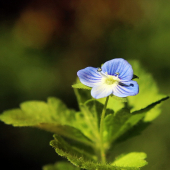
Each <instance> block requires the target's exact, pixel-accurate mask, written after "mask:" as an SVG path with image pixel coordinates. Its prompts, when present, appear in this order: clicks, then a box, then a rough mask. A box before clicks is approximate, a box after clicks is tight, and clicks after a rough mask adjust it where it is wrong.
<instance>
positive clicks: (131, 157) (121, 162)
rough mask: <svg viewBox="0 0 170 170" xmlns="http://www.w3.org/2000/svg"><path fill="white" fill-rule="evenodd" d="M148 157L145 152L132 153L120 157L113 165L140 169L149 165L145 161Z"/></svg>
mask: <svg viewBox="0 0 170 170" xmlns="http://www.w3.org/2000/svg"><path fill="white" fill-rule="evenodd" d="M146 157H147V155H146V154H145V153H143V152H139V153H138V152H131V153H128V154H126V155H123V156H120V157H118V158H117V159H116V160H115V161H114V162H113V163H112V164H111V165H114V166H121V167H134V168H136V169H140V167H143V166H145V165H147V164H148V163H147V162H146V161H145V160H144V159H145V158H146Z"/></svg>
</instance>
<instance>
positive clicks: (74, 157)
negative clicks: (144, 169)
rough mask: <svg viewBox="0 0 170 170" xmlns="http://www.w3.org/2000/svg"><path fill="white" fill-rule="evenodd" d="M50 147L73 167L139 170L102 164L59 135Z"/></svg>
mask: <svg viewBox="0 0 170 170" xmlns="http://www.w3.org/2000/svg"><path fill="white" fill-rule="evenodd" d="M50 145H51V146H52V147H53V148H54V149H55V151H56V153H57V154H59V155H60V156H63V157H65V158H67V159H68V161H70V162H71V163H72V164H73V165H75V166H77V167H79V168H83V169H88V170H94V169H98V170H139V168H138V167H134V166H131V165H128V166H122V165H121V164H118V165H114V164H113V165H112V164H101V163H98V162H97V158H96V157H95V156H92V155H89V154H88V153H86V151H84V150H80V149H78V148H76V147H73V146H71V145H69V144H68V143H67V142H66V141H65V140H64V139H62V138H61V137H60V136H58V135H54V140H52V141H51V142H50Z"/></svg>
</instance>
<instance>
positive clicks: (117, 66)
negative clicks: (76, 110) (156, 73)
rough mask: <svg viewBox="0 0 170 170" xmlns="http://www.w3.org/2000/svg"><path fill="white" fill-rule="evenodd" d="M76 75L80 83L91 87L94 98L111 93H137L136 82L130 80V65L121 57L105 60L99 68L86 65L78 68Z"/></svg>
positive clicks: (118, 94) (131, 94) (116, 94)
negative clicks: (83, 67)
mask: <svg viewBox="0 0 170 170" xmlns="http://www.w3.org/2000/svg"><path fill="white" fill-rule="evenodd" d="M77 75H78V77H79V79H80V81H81V83H83V84H84V85H86V86H89V87H92V90H91V95H92V96H93V97H94V98H96V99H99V98H103V97H107V96H109V95H111V94H112V95H115V96H118V97H127V96H134V95H136V94H138V93H139V86H138V84H137V82H136V81H133V80H132V78H133V69H132V66H131V65H130V64H129V63H128V62H127V61H126V60H124V59H122V58H116V59H112V60H110V61H107V62H105V63H104V64H103V65H102V67H101V68H94V67H86V68H85V69H82V70H79V71H78V72H77Z"/></svg>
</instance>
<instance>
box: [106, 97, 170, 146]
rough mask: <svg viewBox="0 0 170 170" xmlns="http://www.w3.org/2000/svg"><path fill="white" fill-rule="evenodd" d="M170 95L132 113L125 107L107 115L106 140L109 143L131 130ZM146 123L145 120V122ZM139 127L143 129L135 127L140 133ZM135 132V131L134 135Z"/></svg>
mask: <svg viewBox="0 0 170 170" xmlns="http://www.w3.org/2000/svg"><path fill="white" fill-rule="evenodd" d="M168 98H169V97H165V98H162V99H161V100H158V101H156V102H154V103H152V104H150V105H149V106H147V107H146V108H143V109H141V110H138V111H135V112H132V113H130V110H129V109H127V108H123V109H121V110H120V111H118V112H117V113H116V114H115V115H113V114H110V115H108V116H106V117H105V133H106V136H105V138H106V142H108V143H107V145H109V143H112V142H114V141H116V140H117V139H118V138H119V137H121V136H122V135H125V134H126V133H127V132H128V131H129V130H131V129H132V128H133V127H134V126H135V125H137V124H138V123H139V122H140V121H141V120H143V119H144V117H145V115H146V114H147V113H148V112H149V111H150V110H151V109H153V108H154V107H155V106H156V105H157V104H160V103H161V102H162V101H165V100H167V99H168ZM144 123H145V122H144ZM139 129H140V130H143V129H142V128H140V127H138V129H135V128H134V131H136V132H137V134H139ZM134 134H135V132H134V133H133V135H134ZM130 137H131V135H129V136H127V135H126V138H130Z"/></svg>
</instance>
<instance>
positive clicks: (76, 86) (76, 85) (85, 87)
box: [72, 83, 91, 90]
mask: <svg viewBox="0 0 170 170" xmlns="http://www.w3.org/2000/svg"><path fill="white" fill-rule="evenodd" d="M72 87H73V88H76V89H87V90H91V88H90V87H88V86H85V85H84V84H82V83H77V84H73V85H72Z"/></svg>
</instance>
